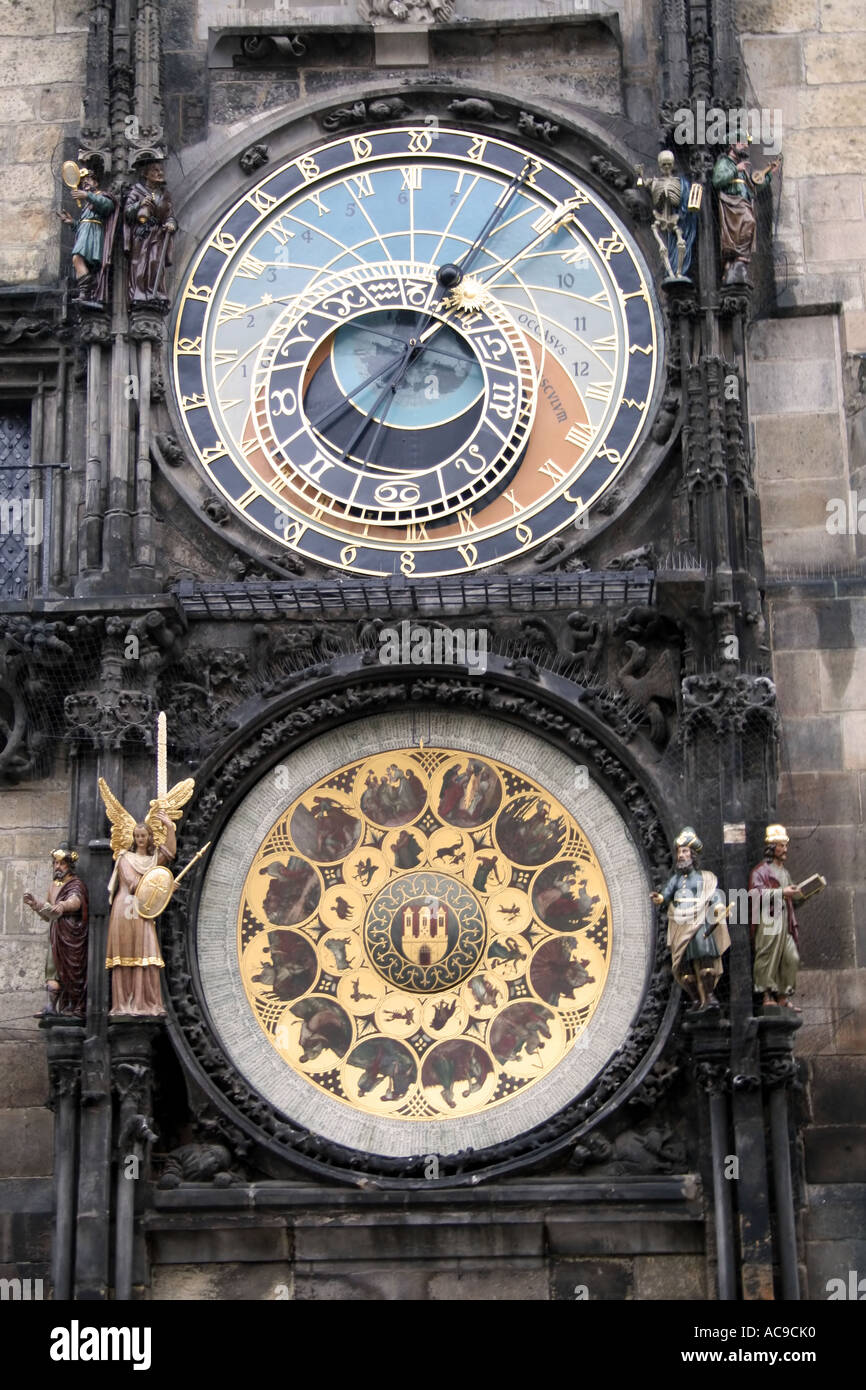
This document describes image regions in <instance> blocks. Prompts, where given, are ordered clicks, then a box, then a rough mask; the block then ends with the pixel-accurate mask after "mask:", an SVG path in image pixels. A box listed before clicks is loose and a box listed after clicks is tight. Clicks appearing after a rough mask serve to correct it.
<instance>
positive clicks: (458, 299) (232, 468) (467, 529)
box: [173, 126, 659, 577]
mask: <svg viewBox="0 0 866 1390" xmlns="http://www.w3.org/2000/svg"><path fill="white" fill-rule="evenodd" d="M173 352H174V375H175V388H176V393H177V400H178V403H179V405H180V408H181V412H182V415H183V420H184V425H185V428H186V432H187V434H188V436H189V440H190V442H191V444H192V445H193V447H194V449H195V452H196V454H197V457H198V459H199V461H200V463H201V464H202V466H203V467H204V469H205V470H206V472H207V475H208V477H209V478H210V480H211V481H212V483H213V485H214V486H215V487H216V488H217V489H219V491H220V492H221V493H222V494H223V495H224V496H225V497H226V499H227V500H228V501H229V502H230V504H231V505H232V506H233V508H234V509H235V510H236V511H238V512H240V513H241V514H242V515H243V516H244V517H245V519H246V520H247V521H248V522H249V523H250V524H252V525H254V526H255V527H257V528H258V529H259V530H260V531H263V532H265V533H266V534H267V535H269V536H270V537H271V538H272V539H273V540H274V541H275V542H278V543H280V544H281V545H286V546H288V547H289V548H291V549H293V550H296V551H298V552H300V553H301V554H303V555H306V556H308V557H309V558H311V559H313V560H317V561H319V562H321V563H323V564H326V565H329V566H336V567H339V568H344V569H347V570H353V571H355V572H357V573H362V574H372V575H391V574H403V575H407V576H418V577H421V576H425V575H428V576H429V575H439V574H451V573H462V572H465V571H466V570H467V569H472V568H478V567H481V566H484V565H490V564H494V563H496V562H498V561H500V560H503V559H506V558H507V557H509V556H514V555H517V554H519V553H521V552H523V551H525V550H526V549H528V548H529V547H531V546H534V545H537V544H538V543H540V542H541V541H543V540H545V539H546V538H548V537H550V536H552V535H553V534H555V533H556V532H557V531H559V530H561V529H562V528H563V527H564V526H566V525H568V524H569V523H572V522H575V521H577V520H578V519H579V518H580V517H581V516H582V515H583V513H584V512H585V511H586V510H587V508H588V507H589V506H590V504H591V503H592V502H593V501H594V500H595V499H596V498H597V497H599V496H600V494H601V493H602V492H603V491H604V490H605V489H606V488H607V487H608V486H609V485H610V484H611V482H612V481H613V479H614V478H615V477H616V476H617V474H618V473H619V472H620V470H621V469H622V468H623V466H624V465H625V463H626V462H627V460H628V459H629V457H630V456H631V455H632V454H633V452H634V450H635V447H636V445H637V443H638V441H639V439H640V437H641V434H642V431H643V427H644V425H645V423H646V419H647V416H648V414H649V413H650V409H651V403H652V398H653V392H654V387H655V382H656V376H657V369H658V356H659V354H658V341H657V329H656V316H655V313H654V306H653V303H652V299H651V294H650V290H649V282H648V277H647V273H646V270H645V267H644V265H643V262H642V260H641V258H640V255H639V253H638V252H637V250H636V248H635V247H634V245H633V243H632V242H631V240H630V238H629V236H628V234H627V232H626V231H625V229H624V228H623V226H622V225H621V223H620V222H619V221H618V220H617V219H616V218H615V217H614V216H613V215H612V214H611V213H610V212H609V211H607V210H606V208H605V207H604V205H603V204H602V203H601V202H600V201H599V200H598V199H597V198H596V196H595V195H594V194H593V193H592V192H591V191H590V190H589V189H588V188H585V187H583V186H582V185H581V184H580V183H579V182H578V181H577V180H576V179H575V178H574V177H573V176H572V175H570V174H568V173H566V172H565V171H564V170H563V169H560V168H558V167H556V166H555V165H553V164H552V163H550V162H549V161H547V160H545V159H542V158H540V157H539V156H537V155H536V154H535V153H531V154H530V153H527V152H526V151H525V150H523V149H521V148H519V147H518V146H517V145H515V144H514V143H512V142H509V141H504V140H499V139H494V138H491V137H488V136H485V135H480V134H476V133H473V132H471V131H467V130H465V129H464V130H459V131H458V130H450V129H447V128H444V127H440V128H438V129H436V130H434V129H429V128H427V127H424V126H421V127H412V126H395V127H386V128H380V129H377V130H375V131H370V132H369V133H367V134H363V135H350V136H346V137H345V138H341V139H335V140H332V141H330V142H328V143H327V144H323V145H321V146H320V147H318V148H316V149H315V150H312V151H310V152H309V153H307V154H305V155H302V156H300V157H299V158H297V159H295V160H292V161H291V162H289V163H286V164H285V165H283V166H282V167H281V168H279V169H277V170H275V171H274V172H273V173H271V174H269V175H268V177H267V178H265V179H263V180H262V181H261V182H260V183H259V184H257V185H256V186H255V187H254V188H252V189H251V190H250V191H248V192H247V193H246V194H245V195H244V197H243V198H241V199H240V200H239V201H238V202H237V203H236V204H235V205H234V206H233V207H232V208H231V209H230V210H229V211H228V212H227V213H226V214H225V215H224V216H223V217H222V219H221V220H220V222H219V223H218V225H217V226H216V227H215V228H214V230H213V232H212V233H211V235H210V237H209V239H208V240H207V242H206V243H205V245H204V246H203V247H202V248H201V250H200V251H199V252H198V254H197V255H196V257H195V258H194V260H193V262H192V265H191V268H190V270H189V271H188V274H187V278H186V282H185V285H184V288H183V290H182V292H181V294H180V296H179V302H178V310H177V315H176V320H175V327H174V342H173Z"/></svg>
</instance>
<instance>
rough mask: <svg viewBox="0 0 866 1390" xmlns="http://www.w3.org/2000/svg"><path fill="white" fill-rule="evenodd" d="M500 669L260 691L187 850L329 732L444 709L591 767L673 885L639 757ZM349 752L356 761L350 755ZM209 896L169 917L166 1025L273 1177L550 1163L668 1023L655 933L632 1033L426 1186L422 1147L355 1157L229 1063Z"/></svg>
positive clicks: (341, 674)
mask: <svg viewBox="0 0 866 1390" xmlns="http://www.w3.org/2000/svg"><path fill="white" fill-rule="evenodd" d="M501 665H503V663H500V661H499V660H498V659H497V658H492V659H491V661H490V664H489V667H488V671H487V673H486V675H485V676H484V677H483V678H482V679H480V680H477V681H467V680H466V677H465V676H464V677H460V676H459V675H456V674H454V673H448V674H446V673H444V672H440V673H437V674H431V673H428V672H423V673H421V672H419V671H418V670H417V668H415V669H414V670H413V669H411V668H410V670H408V671H401V670H400V669H399V668H390V670H389V673H388V677H387V678H384V675H383V672H382V670H381V668H379V669H375V670H371V669H369V668H367V669H364V665H363V664H362V665H361V666H360V667H359V665H358V658H357V657H355V658H351V657H349V658H341V659H337V660H335V661H334V662H333V663H332V665H331V666H325V667H322V666H319V667H317V668H311V669H310V671H309V672H308V673H303V672H295V673H293V675H292V677H291V679H290V680H286V681H285V682H284V683H278V684H277V685H275V684H273V683H271V684H270V685H269V687H268V688H267V692H266V693H267V696H269V697H271V698H270V699H268V700H267V702H266V703H265V702H264V701H263V700H262V698H261V697H255V698H254V700H253V701H251V705H250V708H249V709H248V710H246V711H245V714H246V720H247V721H248V722H247V723H246V727H245V728H243V729H241V730H240V731H237V732H235V733H233V734H232V735H231V736H230V737H228V738H227V739H226V742H225V744H223V746H222V747H221V749H220V750H219V751H218V752H217V753H215V754H214V755H213V756H212V757H211V758H210V759H209V760H208V762H207V763H206V764H205V765H204V767H203V768H202V769H201V770H200V773H199V778H198V782H199V785H198V789H197V795H196V798H195V801H194V802H193V804H192V806H191V808H190V812H189V814H188V816H187V817H186V821H187V825H186V829H187V833H188V835H189V836H190V839H191V840H192V839H194V840H195V841H196V842H199V841H200V840H207V839H208V837H209V836H210V837H213V838H214V839H218V837H219V836H221V835H222V833H223V831H224V829H225V827H226V825H227V824H228V823H229V821H230V819H231V818H232V816H233V814H234V812H235V811H236V809H237V808H238V806H239V805H240V804H241V803H242V802H243V801H244V800H245V799H246V797H247V796H249V795H250V794H251V793H254V791H255V787H256V784H257V783H259V782H260V781H261V779H262V778H263V776H264V774H265V773H266V772H267V770H268V769H269V768H272V767H273V766H274V765H275V764H276V763H278V762H280V761H281V760H282V759H285V758H286V757H287V756H289V755H290V754H292V755H293V756H294V754H295V752H296V751H298V750H302V749H303V747H304V746H306V745H308V744H309V743H310V742H311V741H313V740H317V739H318V736H319V735H320V734H322V733H324V732H325V731H327V730H329V729H331V730H333V729H335V728H340V729H341V731H342V734H343V736H344V737H346V738H349V737H350V735H349V728H350V727H351V726H352V725H353V724H354V723H355V721H358V720H361V719H363V718H364V717H365V716H366V715H368V714H370V713H373V712H375V713H377V714H381V713H382V711H383V710H391V711H403V712H404V713H405V711H406V710H407V707H408V708H409V709H410V710H411V709H412V708H413V706H414V708H415V710H416V711H418V710H419V708H420V709H423V711H424V713H423V714H422V716H421V717H422V718H423V720H424V725H425V737H426V721H427V713H426V712H427V711H428V710H431V711H432V710H435V709H436V708H437V706H442V705H444V706H448V707H450V709H451V710H452V711H453V712H455V713H456V712H457V710H456V709H455V707H459V710H460V711H461V712H462V713H464V714H465V713H466V712H469V711H473V712H476V713H480V712H481V711H486V712H488V713H489V714H490V715H493V716H494V717H496V718H498V719H499V720H501V721H502V722H504V723H507V724H508V725H511V726H512V727H513V726H517V728H519V729H523V730H529V731H531V732H535V733H537V734H539V735H540V736H541V738H542V740H543V742H544V743H546V744H550V745H551V747H553V748H557V747H558V749H559V752H560V754H562V755H565V757H566V759H567V761H568V762H569V763H570V764H571V766H572V769H573V767H574V764H575V763H578V764H579V765H582V766H588V768H589V771H590V775H591V777H593V778H594V779H595V780H597V781H598V783H599V784H600V787H601V788H602V789H603V791H604V792H605V793H606V798H607V799H609V802H610V805H611V809H612V810H613V808H614V807H615V808H616V811H618V813H619V816H620V817H622V821H623V829H624V834H625V836H626V838H627V839H629V840H630V841H631V842H632V845H633V848H634V849H635V851H636V853H637V856H638V859H639V860H640V861H641V863H642V864H643V874H644V875H645V874H646V873H647V872H649V873H651V874H652V875H653V876H656V877H658V876H661V875H662V874H664V873H667V872H668V870H669V847H668V843H667V840H668V836H667V835H666V833H665V830H664V828H663V824H662V820H661V817H660V814H659V811H658V809H657V807H656V806H655V805H654V803H653V801H652V800H651V797H650V795H649V793H648V791H647V790H646V788H645V786H644V785H643V781H642V777H641V772H640V768H639V765H638V763H637V761H636V759H635V758H634V757H633V756H632V755H631V754H630V753H629V751H628V750H627V749H626V748H625V746H624V745H623V744H622V742H621V740H620V739H619V738H618V737H617V735H616V734H615V733H613V732H612V730H611V729H610V727H609V726H607V725H606V724H605V722H604V718H603V715H604V711H603V710H601V711H600V713H601V717H599V714H597V713H594V712H593V711H591V710H588V709H586V708H585V707H584V708H583V709H579V701H580V697H581V694H582V690H581V687H579V686H576V685H574V683H573V682H571V681H569V680H567V679H565V678H563V677H554V676H548V678H547V680H546V685H547V687H548V688H547V689H546V690H544V691H541V690H539V689H538V688H535V689H527V686H526V683H525V682H523V681H522V680H517V679H515V677H513V676H509V675H508V674H507V672H505V671H504V670H500V669H499V668H500V666H501ZM335 668H338V669H335ZM287 688H288V689H290V691H291V693H290V694H287V693H286V689H287ZM347 726H348V727H347ZM226 732H227V733H228V730H227V731H226ZM347 746H348V747H349V750H350V751H349V754H348V758H347V760H349V759H351V757H352V756H353V753H352V751H351V743H349V744H348V745H347ZM192 878H193V876H192V875H190V879H192ZM207 879H208V880H209V879H210V874H208V875H207ZM645 882H646V880H645V878H644V883H645ZM205 886H206V885H205V884H203V875H202V874H201V873H197V874H196V875H195V879H194V881H193V882H190V881H189V880H187V881H186V882H185V883H183V884H182V885H181V887H180V889H179V891H178V892H177V893H176V894H175V896H174V898H173V900H172V902H171V903H170V905H169V907H168V909H167V910H166V913H165V914H164V917H163V932H162V936H163V955H164V957H165V960H166V983H167V986H168V991H169V996H170V1005H171V1009H170V1015H169V1026H170V1029H171V1032H172V1036H173V1040H174V1043H175V1046H176V1048H177V1050H178V1053H179V1055H180V1058H181V1060H182V1062H183V1064H184V1066H185V1068H186V1069H187V1071H188V1073H189V1075H190V1077H191V1079H192V1081H193V1082H194V1084H195V1087H196V1088H197V1090H198V1091H199V1092H200V1093H202V1094H203V1095H204V1097H206V1102H209V1103H210V1105H211V1106H212V1107H213V1108H214V1109H215V1110H216V1111H217V1112H221V1116H222V1118H221V1119H220V1121H219V1122H218V1123H219V1125H220V1126H221V1128H222V1131H223V1133H224V1135H225V1136H226V1137H227V1138H229V1139H230V1142H231V1141H232V1140H234V1141H235V1142H237V1143H238V1145H239V1146H240V1148H241V1149H244V1148H245V1147H246V1148H249V1145H250V1141H252V1142H253V1143H255V1144H257V1145H258V1146H259V1154H260V1161H261V1163H263V1164H264V1166H265V1167H266V1168H269V1169H272V1170H273V1169H274V1160H275V1159H276V1160H278V1162H277V1167H276V1169H275V1170H274V1171H275V1172H276V1173H279V1172H280V1171H285V1169H284V1168H280V1162H279V1161H282V1163H283V1164H286V1163H288V1164H289V1165H290V1166H291V1167H295V1168H301V1169H304V1170H306V1171H307V1172H309V1173H312V1174H316V1175H318V1176H320V1177H326V1178H329V1179H331V1180H334V1179H336V1180H343V1181H348V1182H357V1181H358V1180H359V1175H363V1174H367V1173H372V1174H375V1175H376V1176H377V1180H380V1182H381V1185H383V1186H388V1187H398V1188H404V1187H408V1188H413V1187H417V1188H423V1189H426V1190H429V1188H430V1186H431V1182H432V1183H433V1184H434V1185H435V1184H436V1183H439V1184H440V1185H443V1186H461V1185H467V1184H468V1185H474V1184H476V1183H477V1182H478V1181H480V1180H481V1179H482V1178H488V1177H494V1176H502V1175H507V1174H509V1173H514V1172H516V1171H519V1170H520V1169H522V1168H526V1167H527V1166H530V1165H531V1166H533V1167H535V1168H537V1167H539V1166H544V1165H547V1164H549V1163H550V1162H551V1161H553V1160H555V1158H556V1155H557V1154H562V1153H563V1152H564V1151H566V1150H568V1149H569V1148H571V1147H573V1145H574V1143H575V1142H576V1141H577V1140H578V1139H580V1138H582V1136H583V1135H585V1134H586V1133H587V1132H588V1131H589V1130H590V1129H592V1128H593V1127H594V1126H595V1125H596V1124H598V1123H600V1122H601V1121H602V1120H604V1119H605V1118H607V1117H608V1116H609V1115H611V1114H612V1113H613V1112H614V1111H615V1110H616V1109H617V1108H618V1107H619V1106H620V1105H621V1104H622V1103H623V1102H624V1101H625V1100H626V1099H627V1098H628V1096H629V1095H631V1094H633V1093H634V1092H635V1091H636V1090H637V1088H638V1087H639V1086H640V1085H641V1083H642V1081H643V1080H644V1078H645V1076H646V1074H647V1073H648V1072H649V1070H650V1069H651V1067H652V1066H653V1065H654V1063H655V1061H656V1060H657V1058H658V1057H659V1055H660V1054H661V1052H662V1050H663V1048H664V1045H665V1043H666V1041H667V1038H668V1036H669V1034H670V1030H671V1027H672V1025H673V1020H674V1017H675V1014H676V1006H677V1002H678V997H677V995H678V992H677V991H672V990H671V976H670V967H669V961H668V953H667V949H666V946H665V942H664V934H663V933H658V932H657V933H655V941H654V945H651V946H650V950H649V955H648V958H647V959H646V960H645V963H644V971H645V973H644V975H643V980H642V989H643V993H642V998H641V999H640V1000H639V1007H638V1008H637V1010H636V1011H635V1012H634V1014H633V1016H632V1021H631V1026H630V1027H629V1028H627V1031H626V1033H625V1035H622V1034H621V1035H620V1041H619V1045H618V1046H617V1047H616V1049H615V1050H614V1052H613V1054H612V1055H610V1056H609V1057H608V1060H607V1061H606V1062H604V1061H603V1062H602V1065H601V1070H600V1071H598V1072H597V1074H596V1075H595V1076H594V1077H592V1078H590V1079H589V1081H588V1082H587V1084H585V1086H584V1088H583V1090H581V1091H578V1092H576V1093H572V1094H571V1095H570V1096H568V1097H565V1099H564V1102H563V1104H562V1108H561V1109H560V1110H559V1111H557V1112H556V1113H553V1114H552V1115H550V1116H549V1118H547V1119H543V1120H541V1121H538V1122H536V1123H535V1124H534V1125H533V1126H532V1127H530V1128H526V1129H525V1130H523V1132H521V1133H519V1134H515V1135H513V1136H512V1137H510V1138H506V1137H495V1136H493V1135H492V1134H489V1133H488V1134H487V1135H485V1136H483V1137H482V1142H483V1143H484V1147H482V1148H473V1147H469V1146H467V1147H465V1148H464V1149H463V1150H461V1151H458V1152H454V1150H453V1146H452V1145H451V1144H449V1146H448V1149H449V1153H448V1154H446V1155H437V1157H439V1159H440V1161H439V1178H438V1179H432V1180H431V1179H429V1178H427V1177H426V1169H425V1161H426V1158H427V1157H428V1156H429V1153H430V1150H429V1149H428V1150H426V1151H425V1150H423V1149H422V1148H421V1146H420V1144H417V1143H416V1144H415V1145H413V1146H412V1149H411V1152H410V1153H407V1154H399V1155H389V1154H375V1153H371V1152H368V1151H365V1150H364V1149H363V1148H361V1147H358V1146H359V1144H360V1143H362V1142H363V1140H362V1138H359V1134H358V1131H357V1129H353V1134H352V1143H351V1144H347V1143H346V1142H345V1140H344V1141H343V1142H340V1141H339V1140H332V1139H329V1138H327V1137H325V1136H324V1135H323V1134H321V1133H319V1132H317V1130H316V1129H314V1128H311V1127H308V1126H306V1125H304V1124H303V1123H300V1122H299V1121H298V1120H297V1118H296V1117H295V1116H292V1117H289V1116H288V1115H287V1113H286V1112H285V1111H283V1110H281V1109H280V1108H279V1107H278V1106H276V1105H275V1104H274V1103H273V1102H272V1101H270V1100H268V1099H267V1098H266V1097H265V1096H264V1095H263V1094H262V1092H261V1091H260V1090H258V1089H256V1087H254V1086H253V1085H252V1083H251V1082H250V1081H249V1080H248V1078H247V1077H246V1076H245V1075H244V1073H243V1072H242V1071H241V1070H240V1069H239V1068H238V1066H237V1064H236V1062H235V1061H234V1060H233V1059H232V1057H231V1056H229V1055H228V1054H227V1052H226V1049H225V1046H224V1044H223V1041H222V1038H221V1035H220V1033H219V1031H218V1029H217V1027H216V1026H215V1022H214V1021H213V1020H212V1018H211V1015H210V1009H209V1007H208V1005H207V1003H206V1002H205V994H204V987H203V984H202V980H201V978H200V975H199V965H198V959H197V956H196V950H195V937H194V935H193V933H191V932H190V930H189V925H188V924H189V922H190V921H191V920H192V921H195V920H196V917H197V915H198V907H199V901H200V900H201V899H202V898H203V893H204V888H205ZM199 1108H200V1105H199ZM349 1113H350V1115H351V1112H349ZM416 1133H417V1131H416Z"/></svg>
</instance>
